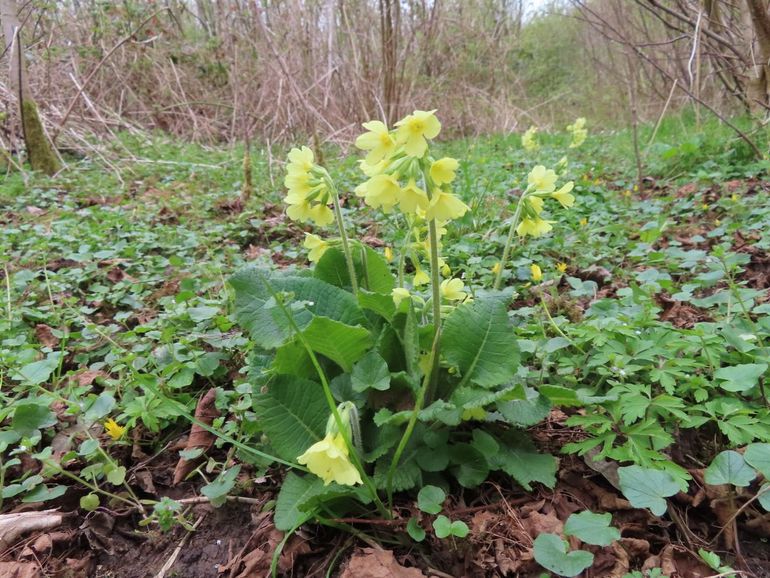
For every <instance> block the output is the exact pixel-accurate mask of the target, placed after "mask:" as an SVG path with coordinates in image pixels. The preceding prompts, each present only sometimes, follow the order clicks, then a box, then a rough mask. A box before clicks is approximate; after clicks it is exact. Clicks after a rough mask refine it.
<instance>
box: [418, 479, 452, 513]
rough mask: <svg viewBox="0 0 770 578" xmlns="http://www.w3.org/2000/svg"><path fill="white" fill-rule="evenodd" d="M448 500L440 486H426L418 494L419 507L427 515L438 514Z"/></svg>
mask: <svg viewBox="0 0 770 578" xmlns="http://www.w3.org/2000/svg"><path fill="white" fill-rule="evenodd" d="M444 500H446V493H445V492H444V490H442V489H441V488H439V487H438V486H425V487H424V488H422V489H421V490H420V492H419V493H418V494H417V507H418V508H420V509H421V510H422V511H423V512H425V513H427V514H438V513H439V512H440V511H441V507H442V505H443V504H444Z"/></svg>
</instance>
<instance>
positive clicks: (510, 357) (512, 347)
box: [441, 299, 519, 387]
mask: <svg viewBox="0 0 770 578" xmlns="http://www.w3.org/2000/svg"><path fill="white" fill-rule="evenodd" d="M441 353H442V355H443V356H444V357H445V358H446V360H447V361H448V362H449V363H450V364H452V365H454V366H456V367H458V368H459V369H460V372H461V374H462V381H461V382H460V384H459V385H460V386H464V385H467V384H468V383H475V384H477V385H480V386H482V387H494V386H496V385H500V384H502V383H505V382H507V381H510V380H511V379H513V377H514V375H515V374H516V371H517V370H518V368H519V346H518V341H517V339H516V334H515V332H514V330H513V327H512V326H511V324H510V322H509V321H508V313H507V311H506V308H505V305H504V304H503V302H502V301H500V300H499V299H476V300H474V301H472V302H471V303H465V304H463V305H460V306H458V307H457V308H455V309H454V311H452V312H451V313H450V314H449V316H448V317H447V319H446V322H445V323H444V329H443V331H442V332H441Z"/></svg>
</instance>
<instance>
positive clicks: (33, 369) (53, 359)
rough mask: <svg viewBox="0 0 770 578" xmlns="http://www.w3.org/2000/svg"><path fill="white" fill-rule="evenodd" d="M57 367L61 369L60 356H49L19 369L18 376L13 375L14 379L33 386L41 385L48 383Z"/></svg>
mask: <svg viewBox="0 0 770 578" xmlns="http://www.w3.org/2000/svg"><path fill="white" fill-rule="evenodd" d="M57 367H59V355H58V354H55V355H49V356H48V357H47V358H46V359H42V360H40V361H35V362H33V363H28V364H27V365H25V366H24V367H22V368H21V369H19V370H18V373H17V374H16V375H13V379H14V380H16V381H26V382H27V383H30V384H32V385H40V384H41V383H45V382H46V381H48V378H49V377H51V374H52V373H53V372H54V371H55V370H56V368H57Z"/></svg>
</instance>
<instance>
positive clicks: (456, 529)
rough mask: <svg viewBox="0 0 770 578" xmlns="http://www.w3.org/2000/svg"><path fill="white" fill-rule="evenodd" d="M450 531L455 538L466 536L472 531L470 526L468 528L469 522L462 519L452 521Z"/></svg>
mask: <svg viewBox="0 0 770 578" xmlns="http://www.w3.org/2000/svg"><path fill="white" fill-rule="evenodd" d="M449 531H450V533H451V534H452V536H454V537H455V538H465V537H466V536H467V535H468V533H469V532H470V528H468V524H466V523H465V522H463V521H462V520H455V521H454V522H452V525H451V527H450V528H449Z"/></svg>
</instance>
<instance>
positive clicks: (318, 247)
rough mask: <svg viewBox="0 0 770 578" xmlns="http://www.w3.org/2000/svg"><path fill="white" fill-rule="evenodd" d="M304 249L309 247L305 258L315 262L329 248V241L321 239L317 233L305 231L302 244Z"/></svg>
mask: <svg viewBox="0 0 770 578" xmlns="http://www.w3.org/2000/svg"><path fill="white" fill-rule="evenodd" d="M302 246H303V247H305V249H309V250H310V253H309V254H308V256H307V258H308V259H310V260H311V261H312V262H314V263H316V262H318V260H319V259H320V258H321V257H323V254H324V253H326V249H328V248H329V243H327V242H326V241H324V240H323V239H321V237H319V236H318V235H313V234H312V233H305V242H304V243H303V245H302Z"/></svg>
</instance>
